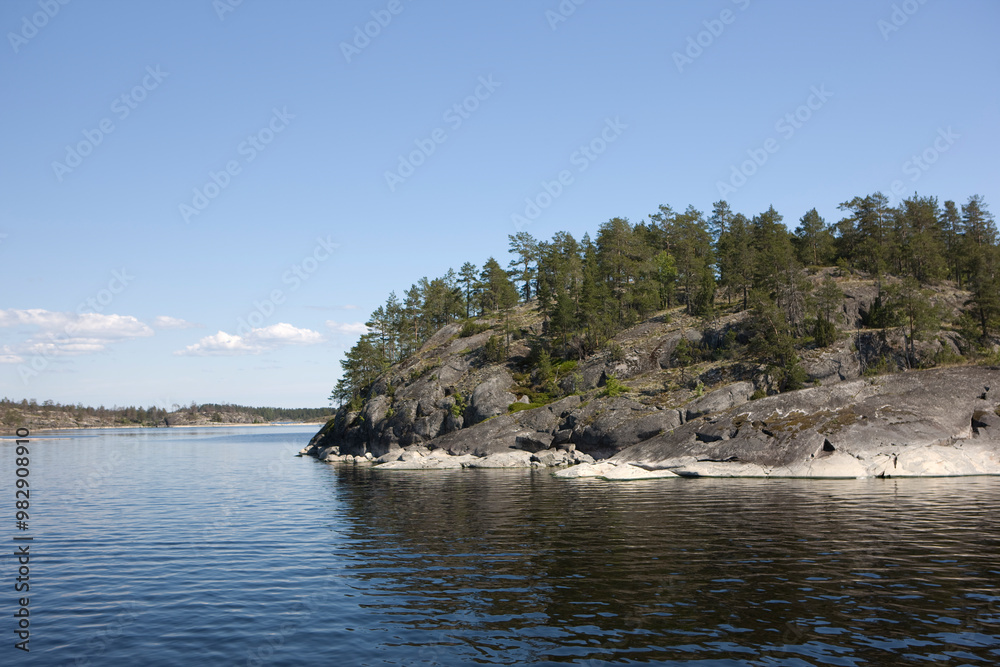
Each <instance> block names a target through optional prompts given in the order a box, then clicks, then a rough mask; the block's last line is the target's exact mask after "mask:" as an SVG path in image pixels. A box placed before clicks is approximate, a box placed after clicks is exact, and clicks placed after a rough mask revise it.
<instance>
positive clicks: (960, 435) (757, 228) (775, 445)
mask: <svg viewBox="0 0 1000 667" xmlns="http://www.w3.org/2000/svg"><path fill="white" fill-rule="evenodd" d="M883 199H884V198H882V199H880V195H878V194H877V193H876V195H871V196H869V197H866V198H863V199H862V198H856V199H855V200H852V201H851V202H847V203H845V204H844V205H842V209H844V210H847V211H848V212H849V213H851V215H850V216H849V217H848V218H845V220H842V221H841V222H840V223H838V224H837V225H836V226H834V225H829V226H827V225H825V223H823V221H822V220H821V219H818V220H817V218H818V216H817V215H816V214H815V211H811V212H809V213H807V214H806V216H804V217H803V218H802V220H801V223H802V224H801V226H800V227H799V228H798V229H797V230H796V231H795V233H794V234H793V233H790V232H788V231H787V230H786V229H785V228H784V226H783V225H781V224H779V223H780V220H781V217H780V216H779V215H778V214H777V213H776V212H775V211H774V210H773V209H770V210H769V211H767V212H765V213H763V214H761V215H759V216H755V217H754V218H753V219H752V220H749V219H747V218H745V217H743V216H741V215H740V214H735V215H734V214H732V213H731V212H730V211H729V210H728V206H727V205H726V204H725V202H718V203H717V204H716V205H715V210H714V211H713V214H712V217H711V218H709V219H708V220H707V221H706V220H704V219H702V218H701V217H700V216H701V214H700V213H698V212H697V211H693V209H690V208H689V209H688V211H687V212H685V213H684V214H677V213H673V212H672V211H671V210H670V209H669V208H668V207H661V210H660V212H659V213H657V214H654V215H653V216H651V220H650V221H649V222H648V223H645V222H644V223H640V224H637V225H632V224H630V223H628V222H627V221H624V220H622V219H613V220H612V221H610V222H608V223H605V224H604V225H602V226H601V228H600V233H599V235H598V238H597V242H596V243H592V242H591V241H590V240H589V238H587V237H585V238H584V240H583V242H582V243H577V242H576V241H574V240H573V239H572V237H569V236H568V235H566V234H564V233H561V232H560V233H559V234H557V235H556V236H555V237H554V238H553V240H552V241H551V242H536V241H534V239H532V238H531V237H530V236H529V235H527V234H518V235H517V236H511V237H510V240H511V252H512V253H513V254H514V255H515V260H514V261H513V262H512V263H511V269H510V270H508V271H504V270H502V269H500V267H499V265H498V263H497V262H496V261H495V260H493V259H490V260H489V261H488V262H487V263H486V265H485V266H484V268H483V271H482V273H481V274H478V275H477V274H475V273H474V270H475V267H472V266H471V265H469V264H466V265H465V266H463V271H462V273H461V274H460V276H456V275H455V274H454V273H453V272H449V275H448V276H445V277H444V278H442V279H436V280H435V281H427V280H426V279H423V280H422V281H421V283H420V284H419V285H414V287H413V288H411V290H410V291H409V292H407V300H406V302H405V303H404V304H401V303H400V302H399V301H397V300H396V297H395V295H393V296H391V297H390V299H389V301H388V302H387V304H386V306H385V308H381V307H380V308H379V310H378V311H376V313H373V315H372V318H371V321H370V322H369V323H368V326H369V329H370V332H369V333H368V334H365V336H363V337H362V340H361V341H360V342H359V343H358V345H357V346H356V347H355V348H354V349H353V350H352V352H351V354H349V355H348V359H347V360H346V361H345V362H342V363H343V366H344V369H345V379H344V380H342V381H341V383H340V384H339V385H338V389H337V391H336V392H335V396H334V397H335V398H338V399H339V400H341V402H342V405H341V407H340V408H339V409H338V411H337V413H336V415H335V417H334V418H333V419H331V420H330V421H329V422H328V423H327V424H326V425H325V426H324V427H323V428H322V430H321V431H320V432H319V433H317V434H316V436H315V437H314V438H313V439H312V441H311V442H310V443H309V445H308V446H307V447H306V448H305V449H303V450H302V454H305V455H310V456H315V457H317V458H319V459H321V460H323V461H329V462H341V463H350V464H354V465H358V464H367V465H376V466H377V467H378V468H379V469H383V470H401V469H402V470H414V469H415V470H423V469H441V468H460V467H464V468H494V467H552V468H556V469H558V470H557V472H556V474H557V475H559V476H567V477H572V476H600V477H605V478H609V479H638V478H646V477H670V476H688V477H697V476H715V477H731V476H754V477H897V476H924V475H982V474H1000V366H998V364H1000V352H998V351H1000V346H998V339H997V337H996V335H997V327H998V324H1000V279H998V277H997V276H998V275H1000V272H998V271H997V270H996V267H997V266H998V265H1000V261H998V260H997V254H998V253H997V244H996V230H995V226H993V222H992V216H989V214H988V213H986V212H985V209H984V208H983V205H982V202H981V200H979V199H977V198H975V197H974V198H972V199H970V203H969V204H968V205H966V206H963V207H962V210H963V214H965V218H963V219H965V220H967V223H966V225H965V227H964V229H965V230H966V232H965V234H971V233H972V232H971V231H968V230H972V229H973V228H974V227H975V225H976V224H979V225H980V226H982V227H983V228H984V229H986V230H987V231H989V234H987V237H988V238H989V239H990V240H989V242H988V243H986V244H985V245H980V246H974V245H970V244H969V238H968V237H963V238H965V239H966V240H965V241H963V242H964V243H966V245H964V246H962V245H959V242H958V241H955V244H956V245H955V248H956V250H955V252H956V253H960V252H961V251H959V250H958V248H960V247H964V248H965V249H966V250H965V251H966V252H967V253H970V257H973V259H969V257H966V258H962V257H958V256H957V255H956V256H955V257H954V258H952V259H949V257H950V256H949V255H948V253H947V252H943V253H942V257H938V258H937V260H936V262H937V263H936V264H934V266H935V267H936V268H933V269H931V268H929V267H930V264H928V262H931V259H928V257H926V256H921V257H920V258H919V260H917V259H915V258H914V257H913V256H912V255H913V253H915V252H925V251H918V250H917V249H915V248H914V247H913V245H912V244H913V243H914V242H915V241H914V239H915V238H917V236H912V235H914V234H917V235H919V233H923V232H919V233H918V232H917V231H914V229H915V227H916V226H917V225H924V227H925V228H926V229H925V231H926V233H927V234H928V236H926V238H924V237H921V238H923V241H924V242H927V243H930V242H931V241H934V239H938V241H940V239H943V238H945V237H944V236H943V232H942V231H941V228H940V225H943V224H944V223H943V222H941V221H942V220H944V219H946V218H947V215H946V214H947V213H948V212H949V211H951V212H952V213H953V214H955V215H957V209H956V207H954V205H953V204H952V203H951V202H946V207H945V208H946V210H945V211H944V212H941V211H940V210H939V209H938V208H937V201H936V199H933V198H919V197H914V198H913V199H911V200H907V201H906V202H904V205H903V206H901V207H900V208H899V209H890V212H891V215H890V218H893V216H894V218H893V219H895V223H894V224H895V225H896V228H897V229H902V230H907V229H909V230H910V231H909V232H907V233H910V234H911V238H910V241H909V243H910V245H898V246H892V245H891V244H888V245H886V247H885V248H883V249H879V248H878V247H876V246H873V245H872V244H870V243H868V240H870V239H868V237H867V236H866V234H870V233H872V232H871V229H872V225H874V224H876V222H877V219H881V217H885V216H886V212H885V210H884V208H883V207H884V205H885V202H884V201H883ZM880 216H881V217H880ZM873 220H876V222H873ZM928 220H931V221H933V220H937V221H938V222H937V223H935V224H938V225H939V227H937V228H936V227H934V226H933V224H931V225H930V226H929V228H928V225H929V224H930V223H928ZM921 221H922V222H921ZM907 225H910V227H907ZM713 230H714V231H713ZM990 234H991V235H990ZM935 242H937V241H935ZM932 245H933V244H932ZM744 254H745V255H747V256H743V255H744ZM699 257H700V258H701V259H698V258H699ZM889 258H892V261H894V262H895V263H896V266H898V267H900V269H902V270H901V271H900V272H898V273H897V274H895V275H892V274H889V273H886V272H884V271H882V270H881V267H883V266H885V262H886V260H887V259H889ZM952 261H954V264H953V265H951V266H949V262H952ZM932 263H933V262H932ZM831 264H836V266H831ZM873 268H874V269H877V270H871V269H873ZM866 269H868V270H866ZM949 274H951V275H953V276H954V277H955V278H958V280H952V279H949V278H948V277H947V276H948V275H949ZM518 281H520V282H521V285H520V286H519V285H518ZM449 295H450V298H451V301H450V302H449V300H448V299H449ZM449 303H450V304H451V305H448V304H449ZM441 304H445V305H441ZM442 309H443V314H442V312H441V310H442ZM462 311H464V313H465V315H466V316H467V317H464V318H463V317H461V315H462ZM476 311H478V314H479V317H474V316H469V315H470V313H471V312H476ZM449 320H451V321H449Z"/></svg>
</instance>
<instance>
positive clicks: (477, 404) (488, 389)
mask: <svg viewBox="0 0 1000 667" xmlns="http://www.w3.org/2000/svg"><path fill="white" fill-rule="evenodd" d="M513 383H514V378H512V377H511V376H510V373H508V372H507V371H501V372H499V373H497V374H496V375H494V376H493V377H491V378H489V379H488V380H485V381H484V382H482V383H480V384H479V385H478V386H477V387H476V388H475V389H474V390H473V392H472V398H471V400H470V401H469V407H468V408H466V410H465V422H466V424H467V425H468V424H478V423H479V422H481V421H484V420H486V419H489V418H490V417H495V416H496V415H502V414H505V413H506V412H507V408H508V407H509V406H510V404H511V403H513V402H514V401H515V400H516V399H517V397H516V396H514V394H512V393H510V391H508V389H509V388H510V386H511V385H512V384H513Z"/></svg>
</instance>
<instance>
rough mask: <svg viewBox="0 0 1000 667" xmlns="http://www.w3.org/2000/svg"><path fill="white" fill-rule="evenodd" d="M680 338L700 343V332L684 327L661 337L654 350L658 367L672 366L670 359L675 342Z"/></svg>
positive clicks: (675, 345) (675, 347)
mask: <svg viewBox="0 0 1000 667" xmlns="http://www.w3.org/2000/svg"><path fill="white" fill-rule="evenodd" d="M682 338H683V339H685V340H687V341H688V342H689V343H700V342H701V333H700V332H698V331H695V330H694V329H684V330H683V331H681V332H679V333H674V334H671V335H669V336H666V337H665V338H663V340H661V341H660V342H659V344H658V345H657V347H656V350H655V351H654V355H655V357H656V362H657V364H659V366H660V368H671V367H672V366H673V363H672V362H671V359H672V357H673V355H674V350H675V349H677V343H679V342H680V341H681V339H682Z"/></svg>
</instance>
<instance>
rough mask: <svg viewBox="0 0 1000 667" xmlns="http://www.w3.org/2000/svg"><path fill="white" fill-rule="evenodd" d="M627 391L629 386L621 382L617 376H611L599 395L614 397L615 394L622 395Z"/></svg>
mask: <svg viewBox="0 0 1000 667" xmlns="http://www.w3.org/2000/svg"><path fill="white" fill-rule="evenodd" d="M627 391H628V387H626V386H625V385H623V384H622V383H621V382H619V381H618V379H617V378H613V377H609V378H608V379H607V382H605V383H604V389H602V390H601V392H600V393H599V394H598V396H607V397H608V398H614V397H615V396H621V395H622V394H624V393H625V392H627Z"/></svg>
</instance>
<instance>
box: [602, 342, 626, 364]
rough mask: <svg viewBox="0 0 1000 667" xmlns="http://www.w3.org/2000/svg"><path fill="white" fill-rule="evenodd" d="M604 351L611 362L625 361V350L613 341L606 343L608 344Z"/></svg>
mask: <svg viewBox="0 0 1000 667" xmlns="http://www.w3.org/2000/svg"><path fill="white" fill-rule="evenodd" d="M605 349H606V350H607V351H608V357H610V358H611V361H624V360H625V349H624V348H623V347H622V346H621V345H619V344H618V343H616V342H614V341H613V340H611V341H608V344H607V345H605Z"/></svg>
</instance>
